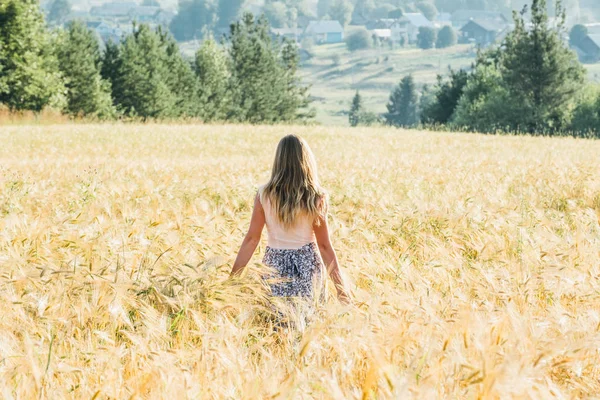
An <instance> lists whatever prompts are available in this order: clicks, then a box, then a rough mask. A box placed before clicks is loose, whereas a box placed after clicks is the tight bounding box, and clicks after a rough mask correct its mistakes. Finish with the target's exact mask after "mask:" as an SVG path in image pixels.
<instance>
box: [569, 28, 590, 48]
mask: <svg viewBox="0 0 600 400" xmlns="http://www.w3.org/2000/svg"><path fill="white" fill-rule="evenodd" d="M587 34H588V29H587V27H586V26H585V25H581V24H577V25H573V27H572V28H571V32H569V44H570V45H571V46H579V44H580V43H581V42H582V41H583V39H585V37H586V36H587Z"/></svg>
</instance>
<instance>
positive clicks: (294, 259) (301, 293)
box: [263, 243, 325, 299]
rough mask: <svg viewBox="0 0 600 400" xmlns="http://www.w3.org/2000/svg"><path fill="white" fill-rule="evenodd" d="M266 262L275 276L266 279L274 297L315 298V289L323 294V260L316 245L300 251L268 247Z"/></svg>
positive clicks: (310, 245)
mask: <svg viewBox="0 0 600 400" xmlns="http://www.w3.org/2000/svg"><path fill="white" fill-rule="evenodd" d="M263 263H264V264H265V265H266V266H268V267H270V268H271V269H272V271H273V273H271V274H269V275H268V276H267V279H268V280H269V281H270V283H269V286H270V288H271V294H272V295H273V296H275V297H302V298H309V299H312V298H313V297H314V294H315V290H317V291H320V292H321V293H322V292H323V290H322V287H321V285H322V284H323V278H322V274H323V272H324V270H325V268H323V261H322V260H321V256H320V254H319V252H318V249H317V245H316V244H315V243H308V244H306V245H304V246H302V247H300V248H299V249H274V248H271V247H269V246H267V248H266V253H265V256H264V258H263Z"/></svg>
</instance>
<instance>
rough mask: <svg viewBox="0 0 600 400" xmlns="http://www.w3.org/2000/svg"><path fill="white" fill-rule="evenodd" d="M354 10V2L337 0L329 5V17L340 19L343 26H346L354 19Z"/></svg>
mask: <svg viewBox="0 0 600 400" xmlns="http://www.w3.org/2000/svg"><path fill="white" fill-rule="evenodd" d="M352 10H353V7H352V3H350V2H349V1H348V0H335V1H334V3H333V4H332V5H331V7H329V17H331V19H332V20H334V21H338V22H339V23H340V24H342V26H346V25H348V23H349V22H350V20H351V19H352Z"/></svg>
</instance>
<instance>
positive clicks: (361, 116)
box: [348, 90, 379, 127]
mask: <svg viewBox="0 0 600 400" xmlns="http://www.w3.org/2000/svg"><path fill="white" fill-rule="evenodd" d="M348 122H349V123H350V126H352V127H355V126H359V125H362V126H372V125H376V124H378V123H379V117H378V116H377V115H376V114H375V113H373V112H370V111H367V110H366V109H365V106H364V104H363V100H362V96H361V95H360V93H359V92H358V90H357V91H356V94H355V95H354V97H353V98H352V105H351V107H350V112H349V113H348Z"/></svg>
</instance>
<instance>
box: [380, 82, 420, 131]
mask: <svg viewBox="0 0 600 400" xmlns="http://www.w3.org/2000/svg"><path fill="white" fill-rule="evenodd" d="M418 104H419V103H418V94H417V90H416V87H415V81H414V79H413V77H412V75H408V76H405V77H404V78H402V81H400V84H399V85H398V86H397V87H396V88H395V89H394V90H393V91H392V93H391V95H390V101H389V103H388V104H387V109H388V112H387V113H386V114H385V120H386V123H387V124H388V125H393V126H402V127H410V126H414V125H416V124H417V122H418V111H417V108H418Z"/></svg>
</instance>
